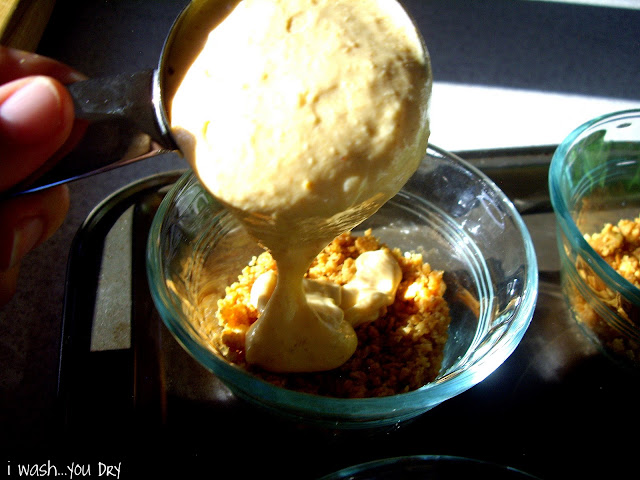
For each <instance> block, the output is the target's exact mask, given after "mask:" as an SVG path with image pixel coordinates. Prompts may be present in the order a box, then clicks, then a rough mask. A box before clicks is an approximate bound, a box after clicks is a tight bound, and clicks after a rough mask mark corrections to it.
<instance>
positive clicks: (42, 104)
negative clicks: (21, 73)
mask: <svg viewBox="0 0 640 480" xmlns="http://www.w3.org/2000/svg"><path fill="white" fill-rule="evenodd" d="M61 108H62V102H61V100H60V95H59V93H58V89H57V88H56V87H55V85H54V84H53V83H52V81H51V80H50V79H49V78H47V77H37V78H34V79H33V80H32V81H30V82H28V83H27V84H26V85H24V86H23V87H22V88H20V89H18V90H16V91H15V92H14V93H13V94H12V95H11V96H10V97H9V98H7V99H6V100H5V101H4V103H3V104H2V105H0V127H2V129H3V130H4V131H5V133H6V134H9V135H10V136H11V138H12V139H13V140H14V141H17V142H20V143H29V144H34V143H38V142H40V141H42V140H45V139H46V138H48V137H49V136H50V135H52V134H53V133H55V132H57V131H58V129H59V128H60V124H61V122H62V115H61V113H60V112H61Z"/></svg>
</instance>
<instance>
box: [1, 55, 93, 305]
mask: <svg viewBox="0 0 640 480" xmlns="http://www.w3.org/2000/svg"><path fill="white" fill-rule="evenodd" d="M80 79H81V76H80V75H79V74H78V73H77V72H75V71H74V70H72V69H71V68H70V67H68V66H66V65H64V64H61V63H59V62H56V61H54V60H51V59H49V58H46V57H42V56H39V55H35V54H31V53H26V52H22V51H19V50H14V49H10V48H6V47H2V46H0V192H3V191H6V190H8V189H10V188H11V187H13V186H14V185H16V184H18V183H20V182H21V181H23V180H24V179H26V178H27V177H28V176H29V175H31V174H32V173H33V172H35V171H36V170H38V169H39V168H40V167H41V166H42V165H43V164H44V163H45V162H46V161H47V160H49V159H51V158H52V157H54V156H55V155H56V152H59V151H61V150H63V149H64V148H65V144H66V143H67V142H69V141H70V138H73V137H75V136H76V135H75V133H74V132H76V131H77V130H78V129H77V128H74V114H73V102H72V100H71V97H70V96H69V93H68V92H67V90H66V89H65V88H64V87H63V84H66V83H71V82H74V81H77V80H80ZM68 208H69V192H68V189H67V187H66V186H65V185H62V186H59V187H54V188H50V189H46V190H42V191H40V192H35V193H31V194H28V195H22V196H18V197H14V198H9V199H7V200H4V201H2V202H0V305H4V304H5V303H7V302H8V301H9V299H10V298H11V297H12V296H13V294H14V292H15V289H16V285H17V279H18V271H19V268H20V261H21V260H22V258H23V257H24V256H25V255H26V254H27V253H28V252H29V251H31V250H33V249H34V248H35V247H37V246H38V245H40V244H41V243H42V242H44V241H45V240H47V239H48V238H49V237H50V236H51V235H53V233H54V232H55V231H56V230H57V229H58V228H59V227H60V226H61V225H62V223H63V221H64V218H65V216H66V214H67V210H68Z"/></svg>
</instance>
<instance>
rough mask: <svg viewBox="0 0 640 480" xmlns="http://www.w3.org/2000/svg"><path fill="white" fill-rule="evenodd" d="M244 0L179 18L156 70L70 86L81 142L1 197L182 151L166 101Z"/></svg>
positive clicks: (215, 3) (207, 0) (214, 0)
mask: <svg viewBox="0 0 640 480" xmlns="http://www.w3.org/2000/svg"><path fill="white" fill-rule="evenodd" d="M239 1H240V0H193V1H192V2H191V3H190V4H189V5H187V7H185V9H184V10H183V11H182V12H181V13H180V15H179V16H178V17H177V18H176V21H175V22H174V23H173V25H172V27H171V29H170V31H169V34H168V36H167V39H166V40H165V43H164V45H163V48H162V53H161V55H160V61H159V64H158V67H157V68H156V69H154V70H147V71H140V72H136V73H132V74H119V75H115V76H111V77H104V78H95V79H90V80H86V81H81V82H77V83H73V84H71V85H68V86H67V88H68V90H69V93H70V94H71V97H72V98H73V102H74V107H75V115H76V118H77V119H82V120H84V121H86V122H87V128H86V131H85V132H84V135H83V136H82V139H81V140H80V141H79V143H78V144H76V145H75V146H74V148H73V150H72V151H71V152H69V153H68V154H66V155H65V156H64V157H63V158H61V159H57V158H56V159H52V161H50V162H48V163H46V164H45V165H43V167H42V168H41V169H39V170H38V171H37V172H34V174H32V175H31V176H30V177H29V178H27V179H26V180H24V181H23V182H21V183H20V184H19V185H17V186H16V187H14V188H13V189H11V190H10V191H8V192H4V193H3V194H2V196H15V195H20V194H24V193H29V192H35V191H38V190H42V189H45V188H49V187H52V186H55V185H59V184H62V183H66V182H69V181H71V180H76V179H79V178H84V177H88V176H90V175H94V174H96V173H100V172H105V171H108V170H111V169H113V168H117V167H120V166H123V165H127V164H130V163H133V162H136V161H138V160H142V159H145V158H149V157H152V156H154V155H158V154H161V153H166V152H170V151H176V150H178V147H177V145H176V143H175V142H174V140H173V138H172V136H171V131H170V128H169V122H168V114H167V112H168V110H167V103H166V102H167V101H168V100H170V99H171V96H172V93H173V90H174V89H175V88H176V86H177V83H178V82H179V80H180V78H179V74H178V73H177V72H183V71H184V67H185V66H187V65H189V64H190V63H191V61H192V60H193V58H194V57H195V56H196V55H197V54H198V52H199V50H200V46H201V45H202V44H204V41H205V40H206V34H207V33H208V32H209V31H210V30H211V28H213V27H214V26H215V25H217V24H218V23H220V21H222V19H224V17H225V16H226V15H227V14H228V13H229V12H230V11H231V10H232V9H233V7H234V6H235V5H236V4H237V3H238V2H239Z"/></svg>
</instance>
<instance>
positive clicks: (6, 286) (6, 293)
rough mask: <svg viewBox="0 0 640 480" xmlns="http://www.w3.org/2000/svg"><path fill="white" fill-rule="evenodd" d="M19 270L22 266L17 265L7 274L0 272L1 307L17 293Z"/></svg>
mask: <svg viewBox="0 0 640 480" xmlns="http://www.w3.org/2000/svg"><path fill="white" fill-rule="evenodd" d="M19 270H20V266H19V265H16V266H15V267H14V268H11V269H10V270H7V271H5V272H2V271H0V306H2V305H5V304H6V303H8V302H9V300H11V297H13V295H14V294H15V293H16V289H17V286H18V272H19Z"/></svg>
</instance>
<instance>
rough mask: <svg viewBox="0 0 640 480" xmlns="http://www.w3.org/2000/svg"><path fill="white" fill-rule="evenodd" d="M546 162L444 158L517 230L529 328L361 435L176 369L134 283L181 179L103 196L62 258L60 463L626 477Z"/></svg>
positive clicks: (618, 402) (620, 411)
mask: <svg viewBox="0 0 640 480" xmlns="http://www.w3.org/2000/svg"><path fill="white" fill-rule="evenodd" d="M553 150H554V148H553V146H549V147H538V148H522V149H510V150H488V151H474V152H459V154H460V156H462V157H463V158H465V159H467V160H469V161H470V162H471V163H472V164H474V165H475V166H476V167H478V168H479V169H481V170H482V171H484V172H485V173H487V175H489V176H490V177H491V178H492V179H494V181H495V182H496V183H497V184H498V185H499V186H500V187H501V188H502V189H503V190H504V191H505V193H507V195H509V197H510V198H511V199H512V200H513V202H514V204H515V205H516V206H517V208H518V209H519V211H520V212H521V214H522V215H523V218H524V220H525V222H526V223H527V225H528V227H529V230H530V233H531V235H532V237H533V239H534V244H535V246H536V250H537V255H538V262H539V267H540V288H539V296H538V302H537V306H536V310H535V314H534V318H533V320H532V323H531V326H530V327H529V329H528V331H527V333H526V335H525V337H524V338H523V340H522V342H521V344H520V345H519V346H518V348H517V349H516V351H515V352H514V353H513V354H512V355H511V356H510V357H509V358H508V359H507V361H506V362H505V363H504V364H503V365H502V366H500V367H499V368H498V369H497V370H496V371H495V372H494V373H493V374H492V375H490V376H489V377H488V378H487V379H485V380H484V381H483V382H482V383H480V384H479V385H477V386H475V387H473V388H472V389H470V390H469V391H467V392H465V393H463V394H461V395H459V396H457V397H455V398H453V399H451V400H449V401H447V402H445V403H444V404H442V405H440V406H438V407H436V408H434V409H433V410H431V411H429V412H427V413H425V414H424V415H422V416H420V417H419V418H417V419H416V420H414V421H411V422H408V423H406V424H402V425H398V426H396V427H394V428H387V429H385V430H384V431H374V432H356V431H342V432H341V431H328V430H321V429H316V428H312V427H308V426H302V425H296V424H292V423H289V422H288V421H284V420H281V419H279V418H277V417H274V416H272V415H271V414H268V413H266V412H262V411H261V410H259V409H257V408H255V407H253V406H249V405H247V404H245V403H244V402H243V401H241V400H239V399H237V398H235V397H234V396H233V395H232V394H231V393H230V392H229V391H228V389H227V388H226V387H224V385H222V384H221V383H220V382H219V381H218V380H217V379H216V378H215V376H214V375H213V374H211V373H209V372H207V371H205V370H204V369H203V368H202V367H201V366H200V365H199V364H197V363H196V362H195V361H194V360H193V359H192V358H191V357H190V356H189V355H188V354H186V353H185V352H184V351H183V350H182V349H181V348H180V347H179V346H178V344H177V343H176V342H175V341H174V339H173V338H172V337H171V335H170V334H169V332H168V330H166V329H165V327H164V325H163V324H162V322H161V320H160V318H159V316H158V314H157V312H156V310H155V308H154V306H153V303H152V301H151V298H150V296H149V291H148V287H147V278H146V270H145V246H146V239H147V233H148V229H149V225H150V222H151V220H152V218H153V215H154V213H155V211H156V209H157V207H158V205H159V203H160V201H161V200H162V198H163V195H164V194H165V193H166V191H167V189H168V188H169V187H170V186H171V184H172V183H173V182H175V180H176V179H177V178H178V176H179V174H180V172H169V173H166V174H161V175H156V176H154V177H151V178H147V179H144V180H141V181H138V182H136V183H134V184H132V185H130V186H129V187H127V188H125V189H123V190H121V191H119V192H116V193H115V194H114V195H112V196H111V197H109V198H108V199H106V200H105V201H104V202H103V203H102V204H100V205H99V206H97V207H96V208H95V210H94V211H93V212H92V213H91V215H90V216H89V217H88V218H87V220H86V222H85V223H84V224H83V226H82V227H81V228H80V230H79V231H78V233H77V236H76V238H75V240H74V243H73V246H72V251H71V254H70V258H69V265H68V273H67V283H66V297H65V310H64V319H63V331H62V348H61V355H60V371H59V388H58V394H59V395H58V400H59V405H58V406H59V413H60V416H59V420H60V426H59V428H60V452H59V454H60V455H63V456H64V455H65V452H72V455H73V456H74V457H73V458H77V459H80V458H82V459H83V460H84V461H86V462H91V461H96V462H97V461H100V462H104V463H108V461H107V460H109V461H111V462H112V463H118V462H120V463H121V465H122V470H121V476H120V478H139V476H140V475H142V474H143V473H147V474H167V475H169V474H176V475H180V478H198V477H199V476H205V475H206V476H207V477H211V478H215V477H219V476H220V475H222V474H225V475H233V476H234V477H237V478H267V477H273V478H292V479H293V478H295V479H305V478H318V477H320V476H322V475H325V474H328V473H331V472H333V471H335V470H338V469H341V468H344V467H347V466H351V465H355V464H358V463H362V462H367V461H371V460H378V459H382V458H388V457H398V456H408V455H453V456H458V457H466V458H471V459H476V460H483V461H488V462H494V463H498V464H501V465H506V466H509V467H513V468H517V469H520V470H523V471H525V472H528V473H530V474H533V475H536V476H538V477H540V478H549V479H551V478H596V477H598V476H601V475H606V477H607V478H619V477H621V476H622V475H627V473H626V472H628V469H629V468H632V467H635V456H634V454H635V453H636V451H637V446H636V444H637V442H635V440H633V439H634V438H636V437H637V432H638V431H640V415H638V406H637V405H638V399H639V398H640V397H639V395H638V394H639V393H640V387H639V383H638V376H636V375H635V374H633V373H632V372H629V371H625V370H622V369H621V368H619V367H618V366H616V365H614V364H612V363H611V362H610V361H609V360H608V359H606V358H605V357H603V356H602V355H601V354H600V353H599V351H598V350H597V349H596V348H595V347H594V346H593V345H591V344H590V343H589V341H587V340H586V338H585V337H584V336H583V335H582V334H581V332H580V331H579V329H578V327H577V326H576V325H575V324H574V323H573V321H572V320H571V319H570V318H569V315H568V312H567V310H566V307H565V305H564V300H563V298H562V296H561V293H560V289H559V273H558V260H557V252H556V245H555V225H554V216H553V213H552V211H551V207H550V203H549V195H548V189H547V172H548V166H549V161H550V158H551V155H552V153H553ZM100 331H101V332H102V333H100ZM100 336H102V337H104V338H100ZM629 438H630V439H631V441H630V440H629ZM70 455H71V454H70Z"/></svg>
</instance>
